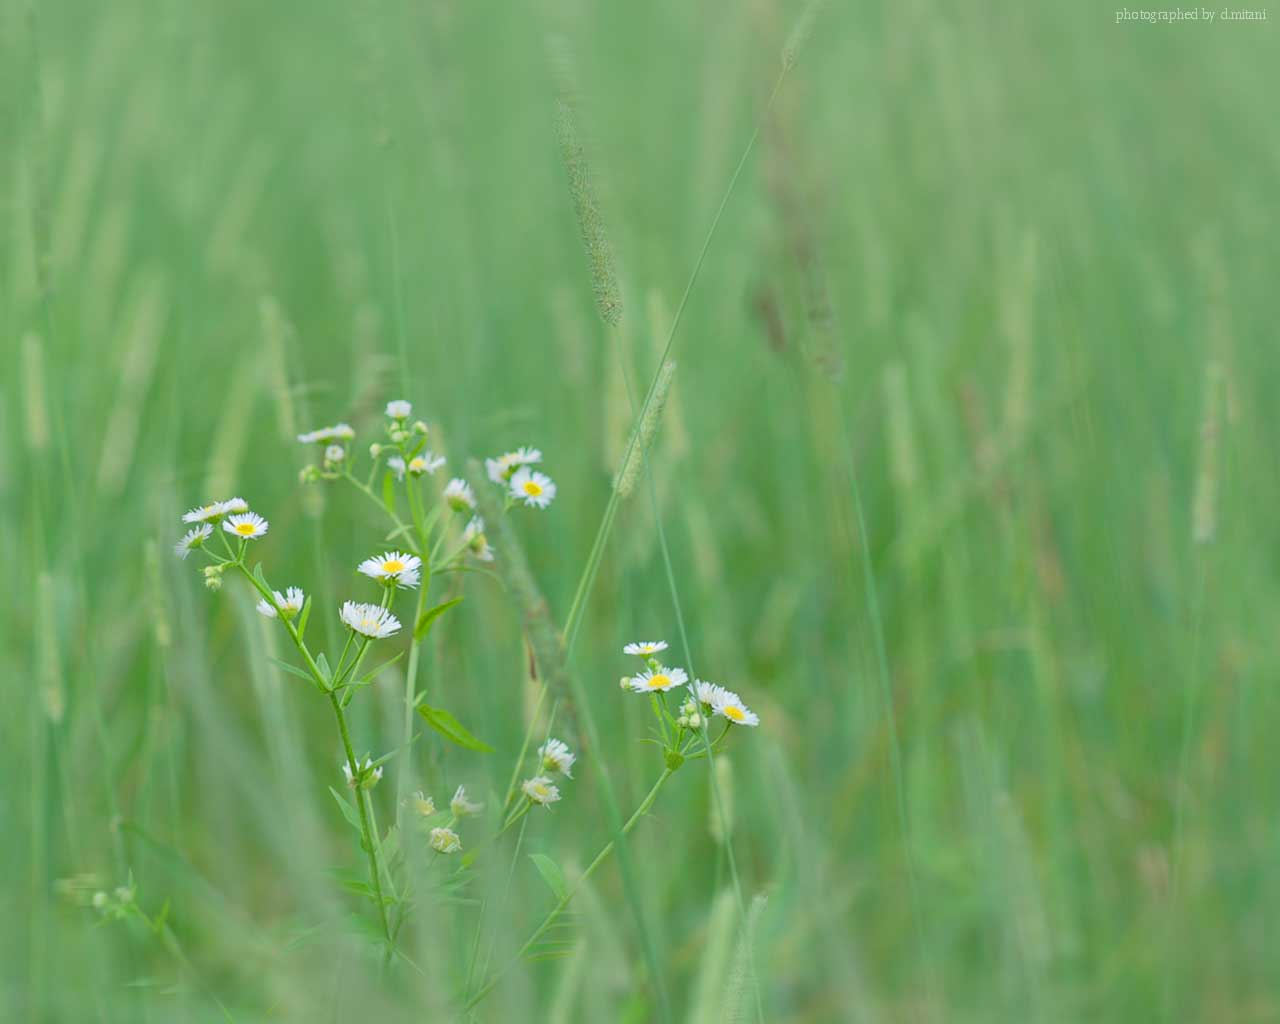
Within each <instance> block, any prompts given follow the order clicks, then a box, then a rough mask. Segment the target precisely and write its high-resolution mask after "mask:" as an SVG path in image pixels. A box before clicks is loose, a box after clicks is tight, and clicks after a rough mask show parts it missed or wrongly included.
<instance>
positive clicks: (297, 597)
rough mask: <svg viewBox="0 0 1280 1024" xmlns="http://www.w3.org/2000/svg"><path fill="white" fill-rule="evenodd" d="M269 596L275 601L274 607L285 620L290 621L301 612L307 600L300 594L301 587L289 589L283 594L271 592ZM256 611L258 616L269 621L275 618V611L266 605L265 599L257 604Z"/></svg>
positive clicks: (304, 595)
mask: <svg viewBox="0 0 1280 1024" xmlns="http://www.w3.org/2000/svg"><path fill="white" fill-rule="evenodd" d="M271 594H272V596H273V597H274V598H275V599H276V607H277V608H279V609H280V612H281V613H282V614H283V615H284V617H285V618H286V619H291V618H293V617H294V616H295V615H297V614H298V612H300V611H302V606H303V605H304V604H305V603H306V600H307V595H306V594H304V593H303V592H302V588H301V587H290V588H289V589H288V590H286V591H285V592H284V593H283V594H282V593H280V591H278V590H273V591H272V592H271ZM257 609H258V613H259V614H261V615H265V616H266V617H267V618H269V619H274V618H276V609H275V608H273V607H271V605H270V604H268V603H267V599H266V598H265V597H264V598H263V599H262V600H261V601H259V602H258V604H257Z"/></svg>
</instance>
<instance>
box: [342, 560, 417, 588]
mask: <svg viewBox="0 0 1280 1024" xmlns="http://www.w3.org/2000/svg"><path fill="white" fill-rule="evenodd" d="M358 568H359V571H360V572H362V573H364V574H365V575H366V576H368V577H370V578H371V579H375V580H378V581H379V582H380V583H385V584H386V585H387V586H391V585H392V584H395V585H396V586H398V587H401V588H402V589H405V590H410V589H412V588H413V587H416V586H417V585H418V573H419V571H420V570H421V568H422V559H421V558H419V557H418V556H417V555H408V554H405V553H404V552H403V551H384V552H383V553H382V554H381V555H377V556H375V557H373V558H366V559H365V560H364V561H363V562H361V563H360V565H359V567H358Z"/></svg>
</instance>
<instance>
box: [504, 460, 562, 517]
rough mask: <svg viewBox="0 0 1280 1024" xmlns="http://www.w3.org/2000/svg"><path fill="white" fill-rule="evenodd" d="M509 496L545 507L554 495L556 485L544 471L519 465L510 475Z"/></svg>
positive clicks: (535, 505) (527, 503)
mask: <svg viewBox="0 0 1280 1024" xmlns="http://www.w3.org/2000/svg"><path fill="white" fill-rule="evenodd" d="M510 493H511V497H513V498H515V499H517V500H518V501H523V502H524V503H525V504H526V505H530V506H532V507H534V508H546V507H547V506H548V505H550V504H551V500H552V499H553V498H554V497H555V496H556V485H555V482H554V481H553V480H552V479H551V477H549V476H547V474H546V473H539V472H538V471H537V470H536V469H530V468H529V467H528V466H521V467H520V468H519V469H517V470H516V471H515V474H514V475H513V476H512V477H511V491H510Z"/></svg>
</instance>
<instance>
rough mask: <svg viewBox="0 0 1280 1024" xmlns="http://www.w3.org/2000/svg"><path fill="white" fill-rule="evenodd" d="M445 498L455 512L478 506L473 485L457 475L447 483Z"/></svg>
mask: <svg viewBox="0 0 1280 1024" xmlns="http://www.w3.org/2000/svg"><path fill="white" fill-rule="evenodd" d="M444 500H445V504H446V505H448V506H449V507H450V508H451V509H453V510H454V511H455V512H466V511H468V510H470V509H473V508H475V507H476V495H475V492H474V491H473V490H472V489H471V485H470V484H469V483H467V482H466V481H465V480H463V479H461V478H460V477H456V476H455V477H454V478H453V479H452V480H450V481H449V482H448V483H447V484H445V487H444Z"/></svg>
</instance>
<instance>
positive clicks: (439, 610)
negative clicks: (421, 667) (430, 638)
mask: <svg viewBox="0 0 1280 1024" xmlns="http://www.w3.org/2000/svg"><path fill="white" fill-rule="evenodd" d="M457 604H462V598H460V597H455V598H454V599H453V600H452V601H445V602H444V603H443V604H438V605H436V606H435V607H434V608H428V609H427V610H426V611H425V612H423V613H422V617H421V618H420V619H418V624H417V625H416V626H414V627H413V639H414V640H417V641H421V640H423V639H425V637H426V635H427V634H428V633H430V632H431V627H432V625H434V624H435V621H436V619H438V618H440V616H441V615H443V614H444V613H445V612H447V611H448V610H449V609H450V608H452V607H453V606H454V605H457Z"/></svg>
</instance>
